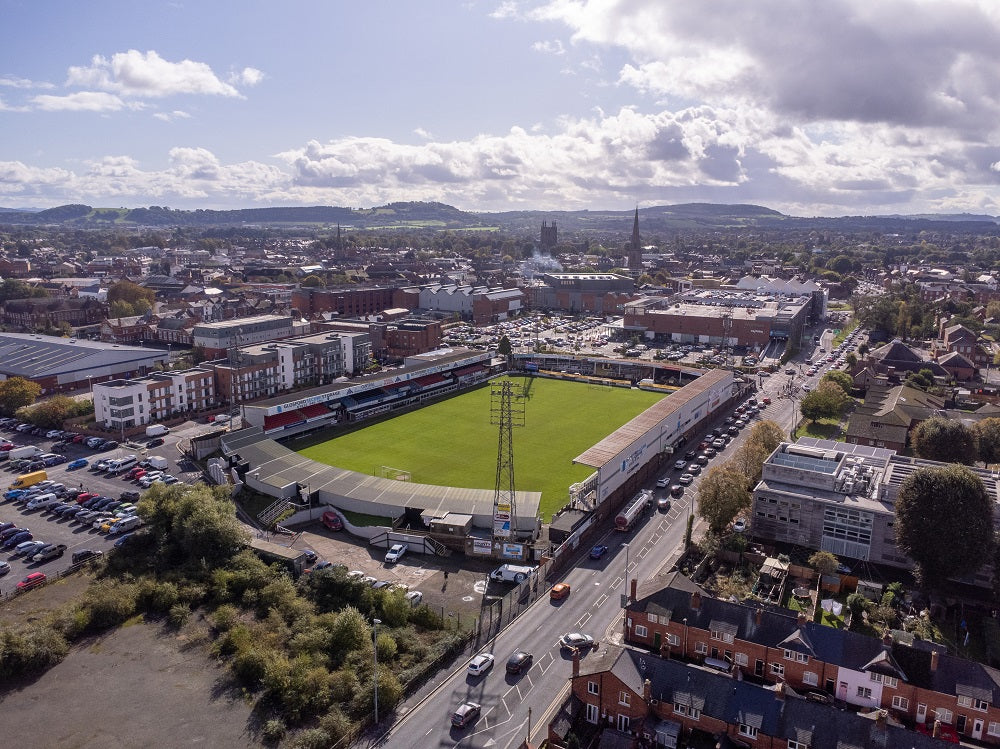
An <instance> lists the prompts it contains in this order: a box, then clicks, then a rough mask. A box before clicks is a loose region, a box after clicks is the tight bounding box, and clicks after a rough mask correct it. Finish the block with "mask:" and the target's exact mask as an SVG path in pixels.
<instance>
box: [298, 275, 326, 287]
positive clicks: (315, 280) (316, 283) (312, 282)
mask: <svg viewBox="0 0 1000 749" xmlns="http://www.w3.org/2000/svg"><path fill="white" fill-rule="evenodd" d="M302 286H304V287H305V288H319V287H322V286H326V283H324V281H323V279H322V278H320V277H319V276H317V275H316V274H315V273H311V274H309V275H308V276H306V277H305V278H303V279H302Z"/></svg>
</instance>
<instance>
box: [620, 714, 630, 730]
mask: <svg viewBox="0 0 1000 749" xmlns="http://www.w3.org/2000/svg"><path fill="white" fill-rule="evenodd" d="M618 730H619V731H628V716H627V715H621V714H619V715H618Z"/></svg>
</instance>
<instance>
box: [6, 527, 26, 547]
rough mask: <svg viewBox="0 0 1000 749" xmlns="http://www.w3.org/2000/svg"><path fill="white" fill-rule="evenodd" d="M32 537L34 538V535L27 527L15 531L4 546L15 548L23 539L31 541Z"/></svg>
mask: <svg viewBox="0 0 1000 749" xmlns="http://www.w3.org/2000/svg"><path fill="white" fill-rule="evenodd" d="M32 538H34V536H33V535H32V534H31V531H29V530H28V529H27V528H25V529H24V530H22V531H19V532H18V533H15V534H14V535H13V536H11V537H10V538H8V539H7V540H6V541H4V542H3V548H4V549H13V548H14V547H15V546H17V545H18V544H19V543H22V542H23V541H30V540H31V539H32Z"/></svg>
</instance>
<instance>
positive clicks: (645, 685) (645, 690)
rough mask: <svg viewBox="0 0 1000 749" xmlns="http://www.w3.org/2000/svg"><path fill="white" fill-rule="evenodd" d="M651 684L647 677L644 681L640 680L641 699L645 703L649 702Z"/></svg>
mask: <svg viewBox="0 0 1000 749" xmlns="http://www.w3.org/2000/svg"><path fill="white" fill-rule="evenodd" d="M652 686H653V685H652V683H651V682H650V681H649V679H646V680H645V681H643V682H642V699H643V701H644V702H645V703H646V704H647V705H648V704H649V700H650V699H651V697H652V691H653V689H652Z"/></svg>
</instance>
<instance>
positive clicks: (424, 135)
mask: <svg viewBox="0 0 1000 749" xmlns="http://www.w3.org/2000/svg"><path fill="white" fill-rule="evenodd" d="M413 132H414V134H415V135H419V136H420V137H421V138H423V139H424V140H430V139H431V138H433V137H434V136H433V135H431V133H430V131H429V130H424V129H423V128H422V127H415V128H413Z"/></svg>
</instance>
